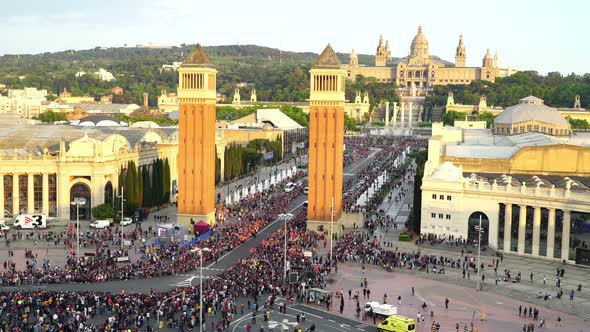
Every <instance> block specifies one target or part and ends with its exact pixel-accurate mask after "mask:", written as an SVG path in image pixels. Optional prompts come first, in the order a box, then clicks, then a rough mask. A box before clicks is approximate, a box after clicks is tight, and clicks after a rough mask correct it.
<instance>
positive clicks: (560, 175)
mask: <svg viewBox="0 0 590 332" xmlns="http://www.w3.org/2000/svg"><path fill="white" fill-rule="evenodd" d="M516 106H518V105H516ZM515 108H516V109H518V107H515ZM523 111H524V112H526V109H525V110H523V109H521V110H520V111H519V112H523ZM549 112H553V113H554V114H553V115H551V116H548V115H547V114H545V115H541V116H540V118H538V119H532V121H547V119H550V118H551V117H552V116H554V115H555V114H557V115H559V112H557V110H555V109H551V110H549ZM514 116H515V118H514V121H516V122H515V123H518V120H519V115H518V114H514ZM559 123H560V121H557V122H556V123H549V125H558V124H559ZM432 130H433V132H432V138H431V139H430V140H429V145H428V161H427V162H426V165H425V171H424V178H423V179H422V187H421V189H422V213H421V233H422V234H427V233H431V234H437V235H439V236H442V237H449V236H453V237H454V238H462V239H466V240H468V241H469V242H470V243H477V240H478V231H477V229H478V227H479V222H480V217H481V221H482V230H483V233H482V245H486V246H489V247H491V248H493V249H494V250H499V251H502V252H504V253H507V254H515V255H522V256H533V257H539V258H544V259H549V260H556V261H561V260H565V261H566V262H569V263H575V264H584V265H590V250H589V249H588V246H587V244H588V243H589V242H588V241H589V240H590V235H589V233H588V229H590V148H589V146H590V135H588V134H587V133H581V134H580V133H578V134H573V135H565V136H564V135H550V134H549V133H548V132H546V133H545V134H544V133H541V132H540V131H538V132H525V133H522V134H521V133H516V134H514V133H512V132H511V133H510V134H508V133H506V134H504V135H497V134H495V133H494V132H493V131H492V130H490V129H466V128H459V127H443V126H442V124H440V123H435V124H433V129H432Z"/></svg>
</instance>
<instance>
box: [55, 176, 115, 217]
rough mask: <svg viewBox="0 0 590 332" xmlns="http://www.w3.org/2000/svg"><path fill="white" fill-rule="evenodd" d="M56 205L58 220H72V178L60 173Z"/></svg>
mask: <svg viewBox="0 0 590 332" xmlns="http://www.w3.org/2000/svg"><path fill="white" fill-rule="evenodd" d="M62 172H63V171H62ZM119 190H120V189H119ZM119 194H120V192H119ZM56 203H57V219H58V220H70V176H69V174H64V173H60V174H58V175H57V202H56Z"/></svg>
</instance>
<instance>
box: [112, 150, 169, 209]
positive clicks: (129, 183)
mask: <svg viewBox="0 0 590 332" xmlns="http://www.w3.org/2000/svg"><path fill="white" fill-rule="evenodd" d="M119 184H122V185H123V186H124V191H123V195H124V199H125V201H124V203H123V206H124V213H125V215H131V214H133V212H134V211H135V210H136V209H137V208H139V207H148V208H151V207H154V206H160V205H162V204H165V203H168V202H169V201H170V195H171V188H170V187H171V176H170V164H169V162H168V158H166V159H161V158H158V159H156V160H154V161H153V162H152V163H151V164H150V165H142V166H139V168H138V167H137V166H136V164H135V161H133V160H130V161H129V162H128V163H127V168H124V167H121V169H120V170H119ZM117 191H119V193H118V194H117ZM119 195H120V188H117V190H115V209H117V207H119V206H121V201H120V198H119Z"/></svg>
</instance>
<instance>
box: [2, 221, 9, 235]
mask: <svg viewBox="0 0 590 332" xmlns="http://www.w3.org/2000/svg"><path fill="white" fill-rule="evenodd" d="M9 230H10V227H8V226H6V224H5V223H4V220H2V221H1V222H0V231H2V232H8V231H9Z"/></svg>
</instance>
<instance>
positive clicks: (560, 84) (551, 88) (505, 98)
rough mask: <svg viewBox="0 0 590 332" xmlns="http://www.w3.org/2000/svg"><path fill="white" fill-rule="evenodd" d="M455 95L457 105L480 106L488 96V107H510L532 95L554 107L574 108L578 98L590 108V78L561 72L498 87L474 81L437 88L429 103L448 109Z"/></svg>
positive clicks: (507, 80) (504, 81) (521, 77)
mask: <svg viewBox="0 0 590 332" xmlns="http://www.w3.org/2000/svg"><path fill="white" fill-rule="evenodd" d="M449 91H453V95H454V96H453V98H454V100H455V103H461V104H468V105H477V104H478V103H479V97H480V96H481V95H485V96H487V103H488V105H494V106H501V107H508V106H512V105H515V104H517V103H518V100H519V99H521V98H524V97H526V96H529V95H533V96H536V97H538V98H541V99H543V100H544V101H545V104H546V105H549V106H552V107H573V103H574V98H575V96H576V95H580V96H581V102H582V107H586V108H588V107H589V106H590V74H584V75H576V74H573V73H572V74H570V75H567V76H563V75H561V74H560V73H558V72H551V73H548V74H547V75H546V76H543V75H540V74H539V73H537V72H536V71H524V72H519V73H516V74H513V75H511V76H509V77H503V78H498V79H496V81H495V82H494V83H492V82H488V81H473V82H471V83H470V84H464V85H463V84H462V85H446V86H442V85H438V86H434V87H433V90H432V93H431V95H429V96H428V97H427V99H426V102H427V103H428V102H429V103H430V104H431V105H439V106H442V105H445V104H446V100H447V94H448V92H449Z"/></svg>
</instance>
